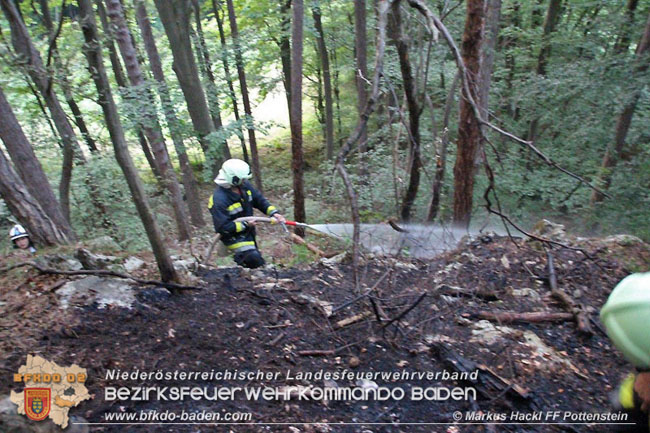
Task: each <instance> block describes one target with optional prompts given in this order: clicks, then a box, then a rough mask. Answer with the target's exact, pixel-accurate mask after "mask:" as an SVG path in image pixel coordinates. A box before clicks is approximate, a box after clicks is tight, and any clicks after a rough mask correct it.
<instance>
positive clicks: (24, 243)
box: [9, 224, 36, 254]
mask: <svg viewBox="0 0 650 433" xmlns="http://www.w3.org/2000/svg"><path fill="white" fill-rule="evenodd" d="M9 238H10V239H11V242H13V244H14V248H18V249H21V250H29V252H30V253H32V254H34V253H36V248H34V243H33V242H32V240H31V239H30V237H29V233H27V230H25V227H23V226H21V225H20V224H16V225H15V226H13V227H12V228H11V230H9Z"/></svg>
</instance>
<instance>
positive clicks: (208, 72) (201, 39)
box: [190, 0, 230, 159]
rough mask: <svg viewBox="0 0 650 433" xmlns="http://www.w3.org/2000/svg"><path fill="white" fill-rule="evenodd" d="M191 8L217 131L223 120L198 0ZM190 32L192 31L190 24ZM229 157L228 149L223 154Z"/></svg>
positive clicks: (198, 52) (207, 93) (200, 61)
mask: <svg viewBox="0 0 650 433" xmlns="http://www.w3.org/2000/svg"><path fill="white" fill-rule="evenodd" d="M192 9H194V22H195V25H196V34H195V38H194V40H195V44H194V45H195V47H196V55H197V57H198V59H199V67H200V68H201V70H202V72H203V74H204V75H205V79H206V82H207V86H206V87H207V89H206V96H207V98H208V105H209V106H210V114H211V115H212V123H214V128H215V129H216V130H217V131H219V130H220V129H222V128H223V120H222V119H221V108H220V107H219V90H218V89H217V84H216V81H215V79H214V74H213V73H212V61H211V60H210V53H209V52H208V47H207V46H206V45H205V36H204V35H203V25H202V24H201V8H200V6H199V2H198V0H192ZM190 32H191V33H192V34H194V32H192V29H191V26H190ZM224 149H228V144H227V143H226V144H225V147H224ZM225 156H226V158H228V159H230V149H228V153H227V154H226V155H225Z"/></svg>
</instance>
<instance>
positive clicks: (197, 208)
mask: <svg viewBox="0 0 650 433" xmlns="http://www.w3.org/2000/svg"><path fill="white" fill-rule="evenodd" d="M135 13H136V19H137V21H138V26H139V27H140V34H141V36H142V41H143V43H144V47H145V50H146V51H147V57H148V58H149V66H150V68H151V72H152V73H153V77H154V79H155V80H156V81H157V82H158V95H159V96H160V100H161V102H162V107H163V111H164V113H165V118H166V119H167V125H168V126H169V131H170V133H171V136H172V141H173V143H174V148H175V149H176V154H177V155H178V162H179V164H180V166H181V173H182V174H183V185H184V186H185V195H186V196H187V205H188V208H189V210H190V219H191V220H192V224H193V225H194V226H196V227H203V226H204V225H205V220H204V219H203V213H202V210H201V199H200V196H199V191H198V186H197V182H196V177H195V176H194V172H193V171H192V166H191V165H190V160H189V158H188V156H187V151H186V149H185V144H184V143H183V137H182V135H181V133H180V128H181V125H180V121H179V120H178V117H177V116H176V110H175V108H174V104H173V103H172V99H171V96H170V94H169V88H168V87H167V81H166V80H165V74H164V72H163V68H162V63H161V61H160V55H159V54H158V48H157V47H156V42H155V38H154V36H153V31H152V29H151V23H150V21H149V15H148V13H147V9H146V6H145V2H144V0H136V10H135Z"/></svg>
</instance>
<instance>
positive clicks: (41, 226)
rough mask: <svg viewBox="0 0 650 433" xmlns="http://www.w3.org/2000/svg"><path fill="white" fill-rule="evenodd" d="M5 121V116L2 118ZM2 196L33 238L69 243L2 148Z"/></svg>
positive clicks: (54, 242) (0, 174)
mask: <svg viewBox="0 0 650 433" xmlns="http://www.w3.org/2000/svg"><path fill="white" fill-rule="evenodd" d="M2 119H3V122H4V117H3V118H2ZM0 196H1V197H2V200H4V202H5V203H6V204H7V207H8V208H9V211H10V212H11V214H12V215H13V216H14V217H15V218H16V219H17V220H18V221H19V222H20V223H21V224H22V225H24V226H25V228H26V229H27V231H28V232H29V235H30V236H31V237H32V239H33V240H34V241H35V242H36V243H39V244H43V245H57V244H67V243H68V242H69V239H68V236H67V235H66V233H65V231H64V230H62V229H61V228H60V227H59V226H58V225H57V224H56V223H55V222H54V221H53V220H52V219H51V218H50V217H49V215H48V214H47V213H46V212H45V211H44V210H43V208H42V207H41V205H40V204H39V202H38V200H37V199H35V198H34V197H33V196H32V195H31V194H30V192H29V191H28V190H27V187H26V186H25V184H24V183H23V181H22V179H21V178H20V177H18V175H17V174H16V172H15V171H14V170H13V168H12V167H11V164H10V162H9V160H8V159H7V157H6V156H5V154H4V152H3V151H2V150H1V149H0Z"/></svg>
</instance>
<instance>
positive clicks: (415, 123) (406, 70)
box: [391, 2, 422, 221]
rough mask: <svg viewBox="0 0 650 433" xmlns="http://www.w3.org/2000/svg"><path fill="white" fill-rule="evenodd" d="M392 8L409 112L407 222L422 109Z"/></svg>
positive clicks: (405, 43) (418, 164)
mask: <svg viewBox="0 0 650 433" xmlns="http://www.w3.org/2000/svg"><path fill="white" fill-rule="evenodd" d="M392 8H393V10H392V17H393V25H392V26H391V27H392V33H393V34H392V37H393V39H394V40H395V44H396V45H397V55H398V57H399V66H400V71H401V73H402V82H403V85H404V95H405V96H406V104H407V106H408V111H409V127H408V140H409V167H410V170H409V183H408V187H407V189H406V192H405V194H404V197H403V199H402V206H401V209H400V217H401V218H402V220H404V221H408V220H410V219H411V212H412V210H413V203H415V197H416V196H417V193H418V188H419V186H420V169H421V167H422V161H421V159H420V114H421V113H422V109H421V108H420V105H419V103H418V98H417V90H416V84H415V77H414V76H413V68H412V66H411V59H410V56H409V46H408V40H407V37H406V35H405V34H404V30H403V29H402V17H401V13H400V9H399V2H395V3H393V6H392Z"/></svg>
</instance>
